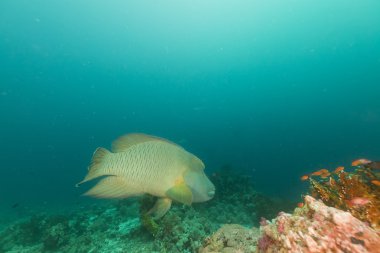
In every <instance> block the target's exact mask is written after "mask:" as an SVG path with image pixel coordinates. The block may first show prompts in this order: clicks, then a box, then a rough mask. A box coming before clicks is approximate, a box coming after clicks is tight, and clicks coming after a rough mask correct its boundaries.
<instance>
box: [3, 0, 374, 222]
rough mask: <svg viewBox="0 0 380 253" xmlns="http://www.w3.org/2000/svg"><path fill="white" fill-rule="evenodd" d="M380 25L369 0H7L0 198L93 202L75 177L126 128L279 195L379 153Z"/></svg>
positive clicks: (10, 209) (10, 205)
mask: <svg viewBox="0 0 380 253" xmlns="http://www.w3.org/2000/svg"><path fill="white" fill-rule="evenodd" d="M379 24H380V2H379V1H376V0H363V1H343V0H336V1H327V0H320V1H301V0H286V1H275V0H269V1H258V0H254V1H244V0H237V1H222V0H207V1H205V0H194V1H175V0H171V1H165V0H163V1H146V0H133V1H121V0H117V1H108V2H105V1H90V0H82V1H75V0H66V1H43V0H35V1H26V0H2V1H1V2H0V154H1V155H0V166H1V176H0V210H2V212H3V213H5V214H7V215H12V214H14V213H15V212H21V211H20V210H23V209H22V208H25V207H28V208H29V207H30V208H32V207H36V208H41V209H49V208H53V207H56V206H59V207H62V206H63V207H68V208H70V207H71V206H72V205H77V204H78V203H83V202H86V201H93V200H88V199H87V198H84V197H81V196H80V195H81V194H82V193H83V191H84V189H82V188H75V187H74V186H75V184H76V183H77V182H79V181H80V180H81V179H82V178H83V176H84V175H85V173H86V170H87V166H88V165H89V163H90V160H91V156H92V153H93V152H94V150H95V149H96V148H97V147H99V146H103V147H106V148H109V147H110V144H111V142H112V141H113V140H114V139H116V138H117V137H118V136H120V135H123V134H126V133H130V132H143V133H148V134H152V135H157V136H160V137H164V138H167V139H169V140H172V141H174V142H176V143H178V144H180V145H182V146H183V147H185V148H186V149H187V150H189V151H190V152H192V153H194V154H196V155H197V156H198V157H200V158H201V159H202V160H203V161H204V163H205V165H206V173H208V174H209V175H210V174H212V173H213V172H215V171H217V170H218V169H220V168H221V167H223V166H226V165H228V166H231V167H233V168H234V169H235V171H238V172H239V173H240V174H241V175H248V176H250V177H251V178H252V182H253V184H254V186H255V188H256V189H257V190H260V191H261V192H263V193H266V194H268V195H272V196H277V197H281V198H288V199H297V198H299V196H300V194H301V193H302V191H303V190H304V188H305V186H304V185H303V184H302V182H300V180H299V178H300V176H302V175H303V174H305V173H306V172H310V171H313V170H316V169H317V168H321V167H330V168H331V167H335V166H338V165H347V164H348V163H349V162H351V161H352V160H354V159H356V158H360V157H366V158H369V159H375V160H376V159H379V154H380V145H379V144H380V25H379ZM217 191H218V189H217ZM96 201H99V200H96ZM100 201H101V200H100ZM15 207H16V208H15ZM4 217H5V216H4Z"/></svg>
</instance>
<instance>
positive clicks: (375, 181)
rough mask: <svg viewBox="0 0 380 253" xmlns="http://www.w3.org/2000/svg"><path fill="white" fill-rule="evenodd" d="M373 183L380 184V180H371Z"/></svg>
mask: <svg viewBox="0 0 380 253" xmlns="http://www.w3.org/2000/svg"><path fill="white" fill-rule="evenodd" d="M371 183H372V184H374V185H376V186H380V181H379V180H371Z"/></svg>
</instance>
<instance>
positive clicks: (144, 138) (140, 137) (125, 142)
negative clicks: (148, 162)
mask: <svg viewBox="0 0 380 253" xmlns="http://www.w3.org/2000/svg"><path fill="white" fill-rule="evenodd" d="M148 141H162V142H167V143H170V144H173V145H176V146H178V145H177V144H175V143H173V142H171V141H168V140H166V139H164V138H160V137H156V136H152V135H147V134H142V133H132V134H126V135H123V136H121V137H119V138H118V139H116V140H115V141H114V142H113V143H112V151H113V152H115V153H119V152H124V151H126V150H127V149H128V148H130V147H132V146H134V145H136V144H140V143H144V142H148Z"/></svg>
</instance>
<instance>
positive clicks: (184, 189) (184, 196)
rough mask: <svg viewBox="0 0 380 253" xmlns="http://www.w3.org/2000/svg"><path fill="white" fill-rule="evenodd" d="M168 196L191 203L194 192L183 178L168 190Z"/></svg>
mask: <svg viewBox="0 0 380 253" xmlns="http://www.w3.org/2000/svg"><path fill="white" fill-rule="evenodd" d="M166 196H168V197H169V198H171V199H173V200H175V201H178V202H181V203H183V204H185V205H191V203H192V202H193V193H192V192H191V190H190V188H189V187H188V186H187V185H186V184H185V181H183V180H181V182H179V183H177V184H176V185H175V186H173V187H172V188H170V189H169V190H167V191H166Z"/></svg>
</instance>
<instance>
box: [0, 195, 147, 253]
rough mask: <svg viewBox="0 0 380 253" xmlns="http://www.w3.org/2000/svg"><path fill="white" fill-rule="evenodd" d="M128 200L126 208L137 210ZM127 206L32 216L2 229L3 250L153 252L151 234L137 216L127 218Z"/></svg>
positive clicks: (32, 252)
mask: <svg viewBox="0 0 380 253" xmlns="http://www.w3.org/2000/svg"><path fill="white" fill-rule="evenodd" d="M128 204H129V205H128V206H129V208H128V211H127V212H129V213H133V212H136V211H135V209H136V208H137V206H136V205H134V206H133V205H131V202H130V203H128ZM126 209H127V208H123V209H120V205H119V204H116V205H112V206H108V207H105V206H91V207H86V208H84V209H81V210H76V212H73V213H68V214H60V215H51V214H49V215H48V214H41V215H37V216H32V217H31V218H29V219H27V220H26V221H20V222H18V223H15V224H13V225H11V226H9V227H8V228H7V229H5V230H4V231H2V232H1V233H0V252H25V253H37V252H78V253H80V252H83V253H84V252H126V251H127V250H128V251H129V250H130V251H131V252H153V247H154V245H153V243H151V238H150V236H149V235H147V233H145V231H144V230H142V229H141V226H140V221H139V219H138V218H136V217H134V218H130V219H126V218H125V216H124V215H125V211H126Z"/></svg>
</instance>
